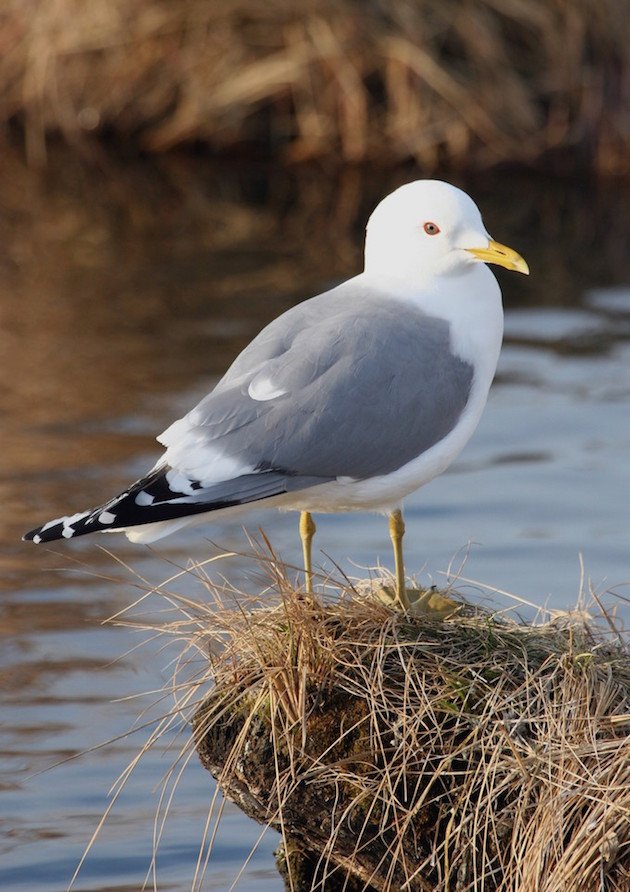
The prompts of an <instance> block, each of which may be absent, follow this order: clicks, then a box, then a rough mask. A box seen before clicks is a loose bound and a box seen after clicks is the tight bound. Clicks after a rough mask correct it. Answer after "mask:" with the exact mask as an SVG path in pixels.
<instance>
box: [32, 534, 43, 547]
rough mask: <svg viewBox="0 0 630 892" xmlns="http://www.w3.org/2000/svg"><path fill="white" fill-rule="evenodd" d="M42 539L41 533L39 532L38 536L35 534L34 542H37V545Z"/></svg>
mask: <svg viewBox="0 0 630 892" xmlns="http://www.w3.org/2000/svg"><path fill="white" fill-rule="evenodd" d="M41 541H42V537H41V536H40V535H39V533H38V534H37V535H36V536H33V542H34V543H35V545H39V543H40V542H41Z"/></svg>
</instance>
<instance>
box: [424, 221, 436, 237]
mask: <svg viewBox="0 0 630 892" xmlns="http://www.w3.org/2000/svg"><path fill="white" fill-rule="evenodd" d="M422 228H423V229H424V231H425V232H426V234H427V235H437V234H438V232H439V231H440V227H439V226H438V225H437V223H425V224H424V226H423V227H422Z"/></svg>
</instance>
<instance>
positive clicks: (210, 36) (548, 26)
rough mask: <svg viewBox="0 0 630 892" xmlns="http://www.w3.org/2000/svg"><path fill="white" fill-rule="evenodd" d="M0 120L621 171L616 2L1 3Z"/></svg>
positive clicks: (625, 67)
mask: <svg viewBox="0 0 630 892" xmlns="http://www.w3.org/2000/svg"><path fill="white" fill-rule="evenodd" d="M0 46H1V47H2V52H1V53H0V118H1V119H2V120H3V121H4V122H5V123H8V122H19V123H20V125H21V126H22V128H23V131H24V133H25V136H26V144H27V149H28V154H29V157H30V159H31V160H32V161H33V162H42V161H43V160H44V158H45V154H46V138H47V135H48V134H50V133H59V132H60V133H62V134H63V135H64V137H65V139H66V140H67V141H69V142H71V143H74V144H77V143H80V142H82V141H84V140H85V138H86V136H87V135H89V134H95V133H96V134H105V135H111V136H113V137H115V138H116V139H118V140H127V139H131V140H133V141H134V143H137V144H138V145H139V146H141V147H143V148H144V149H147V150H149V151H154V152H162V151H164V150H166V149H169V148H171V147H174V146H179V145H182V144H190V143H192V142H198V141H201V142H202V143H205V144H207V145H209V146H210V147H211V148H212V149H214V150H219V151H221V150H226V149H234V147H241V148H242V147H250V149H251V148H253V149H255V150H263V151H264V152H265V153H269V152H277V151H280V152H281V153H282V154H283V156H284V157H285V158H289V159H305V158H313V157H328V158H332V159H336V160H344V161H352V162H356V161H364V160H367V159H370V160H379V161H383V162H386V163H393V162H397V161H400V160H403V159H407V158H413V159H416V160H417V161H418V162H419V163H420V165H421V166H422V167H423V168H424V169H426V170H430V169H433V168H435V167H436V166H437V165H438V164H440V165H442V166H444V165H449V166H452V167H460V168H465V169H473V168H484V167H488V166H490V165H493V164H496V163H498V162H505V161H508V162H518V163H522V164H526V165H543V166H545V165H546V166H547V167H548V168H549V166H550V165H554V164H556V163H562V164H563V169H567V166H568V167H569V169H575V168H576V167H580V168H582V169H588V168H590V169H595V170H597V171H600V172H603V173H621V174H628V173H629V172H630V161H629V158H630V126H629V115H630V74H629V62H630V56H629V54H630V19H629V18H628V16H627V15H626V10H625V7H624V4H623V3H619V2H617V0H583V2H580V3H563V2H553V0H527V2H525V0H501V2H497V0H480V2H478V3H474V4H473V3H468V2H465V0H442V2H440V3H433V2H431V0H366V2H362V3H356V2H352V0H323V2H317V3H315V2H310V0H301V2H292V0H270V2H266V3H254V2H252V0H222V2H220V3H208V2H206V0H179V2H172V0H139V2H135V3H128V2H126V0H107V2H105V0H92V2H90V3H85V2H82V0H54V2H49V3H43V4H42V3H37V2H35V0H30V2H29V0H9V2H8V3H6V4H5V6H4V13H3V14H2V15H1V16H0Z"/></svg>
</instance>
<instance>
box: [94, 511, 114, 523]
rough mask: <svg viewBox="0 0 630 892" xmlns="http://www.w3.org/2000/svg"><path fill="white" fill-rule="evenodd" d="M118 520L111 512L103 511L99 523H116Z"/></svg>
mask: <svg viewBox="0 0 630 892" xmlns="http://www.w3.org/2000/svg"><path fill="white" fill-rule="evenodd" d="M115 520H116V515H115V514H112V512H111V511H101V513H100V514H99V516H98V522H99V523H114V521H115Z"/></svg>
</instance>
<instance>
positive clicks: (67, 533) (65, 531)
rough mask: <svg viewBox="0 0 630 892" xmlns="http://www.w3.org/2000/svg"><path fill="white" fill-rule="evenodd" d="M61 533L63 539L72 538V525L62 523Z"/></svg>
mask: <svg viewBox="0 0 630 892" xmlns="http://www.w3.org/2000/svg"><path fill="white" fill-rule="evenodd" d="M61 535H62V536H63V537H64V539H72V537H73V536H74V527H69V526H66V525H65V524H64V527H63V530H62V531H61Z"/></svg>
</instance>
